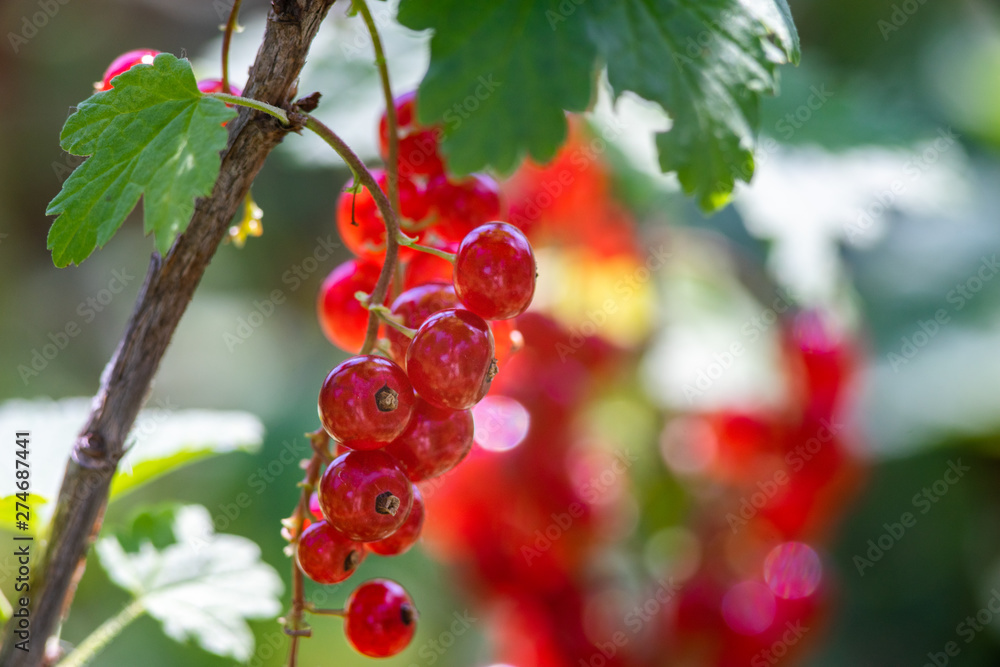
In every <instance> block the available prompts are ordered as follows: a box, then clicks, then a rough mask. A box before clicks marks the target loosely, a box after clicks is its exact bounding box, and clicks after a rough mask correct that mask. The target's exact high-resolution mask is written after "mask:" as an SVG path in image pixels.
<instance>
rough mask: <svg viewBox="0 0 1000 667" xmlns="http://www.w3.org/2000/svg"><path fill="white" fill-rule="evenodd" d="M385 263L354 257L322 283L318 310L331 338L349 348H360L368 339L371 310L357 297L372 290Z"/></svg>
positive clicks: (325, 332)
mask: <svg viewBox="0 0 1000 667" xmlns="http://www.w3.org/2000/svg"><path fill="white" fill-rule="evenodd" d="M380 271H381V267H380V266H379V265H378V264H375V263H374V262H366V261H362V260H357V259H352V260H348V261H346V262H344V263H343V264H341V265H340V266H338V267H337V268H335V269H334V270H333V271H331V272H330V275H328V276H327V277H326V280H324V281H323V286H322V287H320V290H319V297H318V299H317V302H316V314H317V316H318V317H319V324H320V327H322V329H323V333H324V334H325V335H326V337H327V339H328V340H329V341H330V342H331V343H333V344H334V345H336V346H337V347H339V348H340V349H342V350H344V351H345V352H357V351H358V350H360V349H361V346H362V344H364V342H365V331H366V330H367V328H368V311H367V310H365V308H364V307H363V306H362V305H361V303H359V302H358V300H357V299H355V298H354V295H355V293H357V292H358V291H362V292H366V293H371V291H372V290H373V289H375V283H376V282H378V275H379V272H380Z"/></svg>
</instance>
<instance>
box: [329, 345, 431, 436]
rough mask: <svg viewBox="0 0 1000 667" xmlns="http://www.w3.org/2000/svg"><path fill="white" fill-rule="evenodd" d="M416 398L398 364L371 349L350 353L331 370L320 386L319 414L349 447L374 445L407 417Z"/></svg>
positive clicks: (398, 429) (403, 425) (397, 431)
mask: <svg viewBox="0 0 1000 667" xmlns="http://www.w3.org/2000/svg"><path fill="white" fill-rule="evenodd" d="M415 401H416V397H415V396H414V395H413V387H412V386H411V385H410V381H409V380H408V379H407V377H406V373H405V372H403V369H402V368H400V367H399V366H398V365H396V364H395V363H393V362H392V361H389V360H388V359H385V358H384V357H378V356H375V355H373V354H366V355H362V356H358V357H351V358H350V359H348V360H347V361H345V362H343V363H341V364H340V365H339V366H337V367H336V368H334V369H333V370H332V371H330V374H329V375H327V376H326V380H325V381H324V382H323V386H322V387H321V388H320V390H319V418H320V420H321V421H322V422H323V428H325V429H326V432H327V433H329V434H330V436H331V437H333V438H334V439H335V440H337V441H339V442H342V443H344V444H345V445H347V446H348V447H350V448H351V449H355V450H358V449H378V448H379V447H383V446H385V445H386V444H387V443H389V442H391V441H392V440H393V439H395V438H396V437H398V436H399V435H400V434H401V433H402V432H403V430H404V429H405V428H406V425H407V424H408V423H409V421H410V416H411V415H412V414H413V405H414V402H415Z"/></svg>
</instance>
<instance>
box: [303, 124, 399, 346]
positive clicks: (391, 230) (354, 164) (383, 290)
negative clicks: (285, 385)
mask: <svg viewBox="0 0 1000 667" xmlns="http://www.w3.org/2000/svg"><path fill="white" fill-rule="evenodd" d="M302 117H303V118H305V119H306V123H305V126H306V128H307V129H309V130H312V131H313V132H315V133H316V134H317V135H319V137H320V138H321V139H323V141H325V142H326V143H327V144H329V145H330V147H331V148H333V150H335V151H337V154H338V155H340V157H341V159H342V160H343V161H344V162H346V163H347V166H348V167H350V169H351V171H352V172H354V175H355V177H356V178H357V179H358V180H359V181H360V182H361V184H362V185H363V186H365V187H366V188H368V192H370V193H371V195H372V197H373V198H374V199H375V205H376V206H377V207H378V211H379V213H381V214H382V220H384V221H385V263H384V264H382V272H381V273H380V274H379V276H378V281H377V282H376V283H375V288H374V289H373V290H372V292H371V296H370V297H369V299H368V303H367V304H366V305H370V304H376V305H377V304H381V303H383V302H385V297H386V295H387V294H388V293H389V285H390V284H391V283H392V276H393V274H394V272H395V270H396V263H397V262H398V261H399V233H400V232H399V218H398V217H397V216H396V210H395V209H394V208H393V207H392V204H390V203H389V199H388V198H387V197H386V196H385V193H384V192H382V188H380V187H379V186H378V182H377V181H376V180H375V177H374V176H372V173H371V172H370V171H368V167H366V166H365V163H364V162H362V161H361V158H359V157H358V156H357V155H356V154H355V153H354V151H352V150H351V148H350V147H349V146H348V145H347V144H346V143H344V140H343V139H341V138H340V137H339V136H337V133H336V132H334V131H333V130H331V129H330V128H329V127H327V126H326V125H324V124H323V123H322V122H321V121H320V120H318V119H317V118H315V117H314V116H310V115H309V114H307V113H303V114H302ZM378 322H379V320H378V317H376V316H374V315H372V314H371V313H369V316H368V331H367V332H366V333H365V342H364V344H363V345H362V346H361V351H360V354H368V353H369V352H371V351H372V348H374V347H375V340H376V339H377V338H378Z"/></svg>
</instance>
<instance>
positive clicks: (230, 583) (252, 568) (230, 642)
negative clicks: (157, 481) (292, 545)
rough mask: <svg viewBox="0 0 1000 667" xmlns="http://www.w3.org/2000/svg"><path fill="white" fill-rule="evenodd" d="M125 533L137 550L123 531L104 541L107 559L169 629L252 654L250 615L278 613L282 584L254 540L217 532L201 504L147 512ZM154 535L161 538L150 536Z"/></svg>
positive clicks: (223, 651) (241, 656)
mask: <svg viewBox="0 0 1000 667" xmlns="http://www.w3.org/2000/svg"><path fill="white" fill-rule="evenodd" d="M125 534H126V535H127V536H128V538H127V539H126V543H127V544H129V546H131V547H132V549H131V550H128V549H126V547H125V546H123V544H122V541H121V540H120V539H119V538H118V537H106V538H103V539H101V540H100V541H98V543H97V545H96V550H97V555H98V557H99V558H100V562H101V566H102V567H103V568H104V569H105V571H107V573H108V576H109V577H110V578H111V580H112V581H113V582H114V583H115V584H117V585H118V586H120V587H122V588H124V589H125V590H127V591H129V592H130V593H132V594H133V595H134V596H135V598H136V600H137V601H138V602H139V603H140V604H141V605H142V607H143V608H144V609H145V610H146V611H147V612H148V613H149V615H150V616H152V617H153V618H155V619H156V620H158V621H159V622H160V624H161V625H162V626H163V631H164V632H165V633H166V634H167V636H169V637H170V638H171V639H174V640H176V641H178V642H186V641H188V640H194V641H195V642H196V643H197V644H198V645H199V646H200V647H201V648H203V649H205V650H206V651H209V652H211V653H215V654H217V655H222V656H227V657H231V658H233V659H236V660H240V661H245V660H247V659H248V658H250V656H251V655H252V654H253V647H254V638H253V633H252V632H251V631H250V628H249V627H248V626H247V623H246V621H247V619H252V618H258V619H259V618H273V617H274V616H275V615H277V613H278V612H279V611H280V609H281V601H280V596H281V593H282V589H283V586H282V583H281V578H280V577H279V576H278V574H277V572H275V571H274V568H272V567H271V566H270V565H268V564H266V563H264V562H262V561H261V559H260V548H258V546H257V545H256V544H254V542H252V541H251V540H248V539H246V538H245V537H239V536H236V535H221V534H215V533H214V532H213V530H212V518H211V516H210V515H209V513H208V510H207V509H205V508H204V507H202V506H200V505H187V506H181V507H175V508H168V509H164V508H160V509H157V510H155V511H152V512H143V513H140V514H139V515H137V517H136V519H135V520H134V521H133V523H132V525H130V526H128V527H127V528H126V530H125ZM154 535H155V536H158V537H159V539H158V540H156V541H154V540H153V539H149V538H148V536H154ZM170 538H172V539H170ZM157 542H159V543H160V544H163V545H164V546H162V547H161V548H157V546H155V544H156V543H157Z"/></svg>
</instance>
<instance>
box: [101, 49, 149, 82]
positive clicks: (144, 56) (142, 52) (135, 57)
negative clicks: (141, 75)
mask: <svg viewBox="0 0 1000 667" xmlns="http://www.w3.org/2000/svg"><path fill="white" fill-rule="evenodd" d="M159 53H160V52H159V51H154V50H153V49H137V50H135V51H129V52H127V53H123V54H121V55H120V56H118V57H117V58H115V59H114V60H113V61H111V64H110V65H108V69H106V70H104V77H103V78H102V79H101V83H100V88H99V89H98V90H111V89H112V88H113V87H114V86H112V85H111V79H113V78H115V77H116V76H118V75H119V74H121V73H122V72H127V71H128V70H130V69H132V66H133V65H139V64H142V65H152V64H153V59H154V58H156V56H157V55H159Z"/></svg>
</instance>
